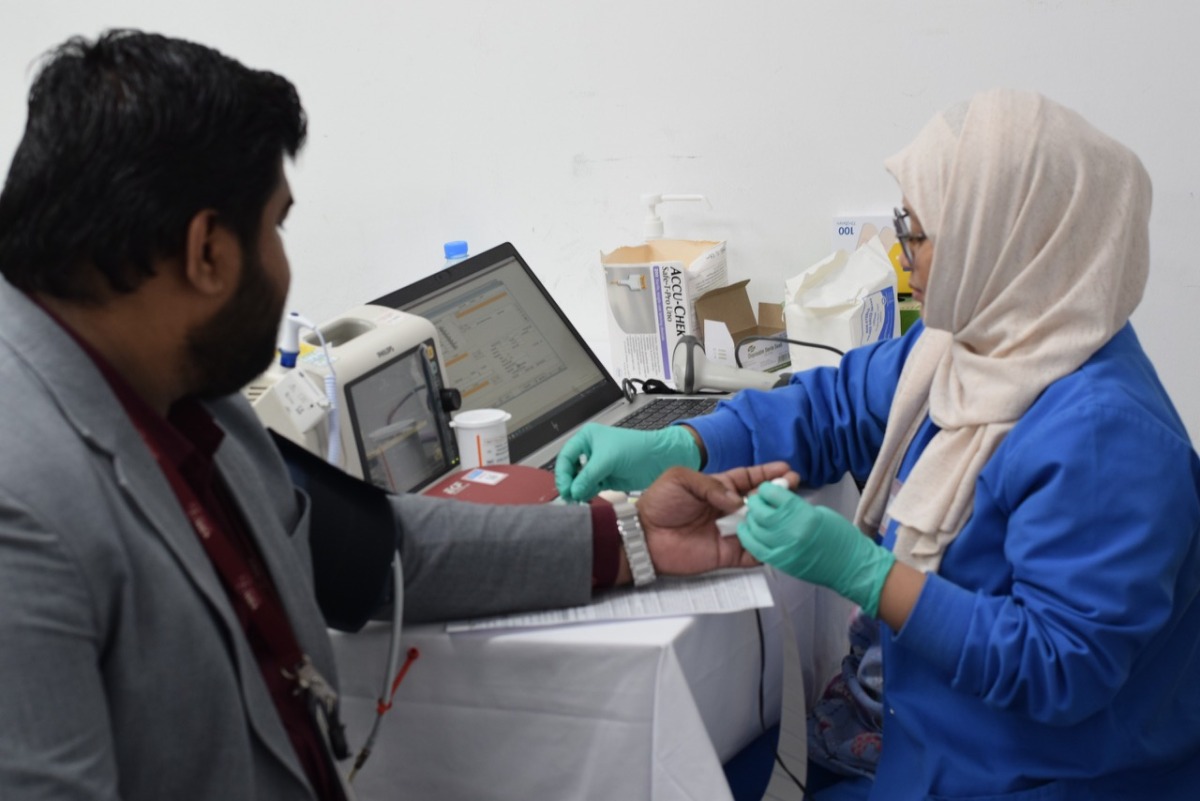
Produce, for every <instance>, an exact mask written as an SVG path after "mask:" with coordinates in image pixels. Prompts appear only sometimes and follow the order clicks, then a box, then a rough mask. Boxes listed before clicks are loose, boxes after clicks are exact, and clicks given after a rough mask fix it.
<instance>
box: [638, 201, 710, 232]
mask: <svg viewBox="0 0 1200 801" xmlns="http://www.w3.org/2000/svg"><path fill="white" fill-rule="evenodd" d="M671 200H703V201H704V202H705V203H708V198H707V197H705V196H704V195H662V194H656V195H642V203H643V204H645V206H646V219H645V221H643V223H642V235H643V237H645V239H646V240H647V241H649V240H651V239H662V238H663V221H662V217H659V216H658V204H659V203H666V202H668V201H671ZM708 207H709V208H710V209H711V208H712V204H711V203H708Z"/></svg>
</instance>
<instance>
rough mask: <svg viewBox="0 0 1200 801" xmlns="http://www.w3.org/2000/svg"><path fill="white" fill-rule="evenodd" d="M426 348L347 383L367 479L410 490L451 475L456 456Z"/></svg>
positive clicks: (349, 410)
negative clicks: (441, 417)
mask: <svg viewBox="0 0 1200 801" xmlns="http://www.w3.org/2000/svg"><path fill="white" fill-rule="evenodd" d="M423 350H424V347H423V346H422V347H417V348H413V349H412V350H409V351H407V352H405V353H403V354H401V355H400V356H398V357H396V358H394V359H392V360H391V361H388V362H385V363H384V364H382V365H380V366H379V367H377V368H375V369H374V370H372V371H371V372H369V373H364V374H362V375H361V376H359V377H357V378H355V379H354V380H352V381H349V382H348V383H347V384H346V388H345V389H346V405H347V409H346V411H347V417H348V419H349V421H350V425H351V427H352V428H353V435H354V442H355V444H356V445H357V447H358V457H359V460H360V463H361V464H362V474H363V478H364V479H366V480H367V481H370V482H371V483H373V484H375V485H376V486H379V487H383V488H384V489H387V490H391V491H392V492H410V491H412V490H417V489H420V488H422V487H424V486H425V485H426V484H428V483H429V482H431V481H433V480H434V479H435V478H438V477H439V476H441V475H443V474H444V473H446V472H447V471H448V470H449V469H450V467H451V465H452V462H453V460H454V459H455V457H456V454H455V453H454V451H453V450H452V448H451V446H450V443H449V442H448V441H446V438H445V436H444V433H443V431H442V429H441V427H440V426H439V425H438V416H437V413H436V410H435V409H434V408H433V407H432V406H431V404H433V403H437V402H438V396H437V392H431V391H430V389H429V387H430V386H431V384H432V385H433V386H436V382H432V381H431V376H430V371H429V363H428V361H427V360H426V359H425V358H423Z"/></svg>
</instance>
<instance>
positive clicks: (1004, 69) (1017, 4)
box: [0, 0, 1200, 441]
mask: <svg viewBox="0 0 1200 801" xmlns="http://www.w3.org/2000/svg"><path fill="white" fill-rule="evenodd" d="M175 6H176V4H171V3H166V2H160V1H156V0H107V1H105V0H77V1H75V2H54V1H49V2H45V1H44V2H40V3H30V2H27V1H26V2H19V3H18V2H13V0H3V2H2V3H0V159H2V160H3V161H4V163H5V164H7V161H8V158H9V154H11V152H12V151H13V149H14V148H15V146H16V143H17V141H18V138H19V136H20V133H21V129H22V125H23V120H24V98H25V94H26V91H27V88H28V84H29V80H30V77H31V72H30V68H31V64H33V63H34V61H35V59H36V57H37V56H38V55H39V53H41V52H42V51H44V50H45V49H46V48H48V47H49V46H51V45H52V44H55V43H57V42H58V41H60V40H62V39H64V38H65V37H67V36H68V35H71V34H86V35H89V36H91V35H94V34H96V33H98V32H99V31H100V30H102V29H104V28H107V27H113V26H133V27H141V28H145V29H152V30H158V31H161V32H163V33H168V34H173V35H178V36H184V37H187V38H191V39H195V40H198V41H202V42H204V43H206V44H210V45H213V46H216V47H218V48H219V49H222V50H224V51H225V52H227V53H228V54H230V55H232V56H234V57H236V58H239V59H240V60H242V61H244V62H246V63H248V64H250V65H252V66H256V67H262V68H268V69H272V70H275V71H277V72H280V73H282V74H284V75H286V76H288V77H289V78H291V79H292V80H293V81H294V82H295V83H296V84H297V86H298V87H299V90H300V94H301V97H302V99H303V101H304V103H305V106H306V108H307V110H308V112H309V115H310V118H311V125H310V141H309V145H308V147H307V149H306V150H305V151H304V153H303V155H302V156H301V158H300V160H299V161H298V163H297V164H296V165H295V167H294V169H293V170H292V172H291V175H292V183H293V190H294V192H295V194H296V197H297V202H298V205H297V207H296V209H295V210H294V212H293V215H292V218H291V220H290V221H289V223H288V225H287V242H288V247H289V250H290V253H291V258H292V265H293V270H294V281H293V289H292V296H291V306H292V307H293V308H296V309H299V310H301V311H303V312H304V313H306V314H307V315H308V316H310V317H312V318H314V319H322V318H325V317H328V316H331V315H333V314H335V313H337V312H339V311H340V310H342V309H343V308H344V307H346V306H350V305H353V304H356V303H360V302H363V301H366V300H368V299H370V298H373V297H376V296H378V295H380V294H383V293H384V292H387V291H389V290H391V289H394V288H396V287H398V286H401V285H403V284H405V283H408V282H410V281H411V280H413V279H416V278H418V277H420V276H422V275H425V274H426V273H428V272H430V271H432V270H434V269H436V268H437V267H439V266H440V264H441V255H440V250H441V244H442V242H443V241H445V240H448V239H456V238H464V239H467V240H469V241H470V243H471V247H472V251H473V252H478V251H481V250H483V249H485V248H487V247H490V246H491V245H494V244H496V243H499V242H502V241H506V240H508V241H511V242H513V244H515V245H516V246H517V248H518V249H519V250H520V251H521V252H522V253H523V254H524V255H525V257H526V259H527V260H528V261H529V262H530V264H531V265H532V266H533V267H534V269H535V271H537V272H538V274H539V275H540V276H541V278H542V280H543V281H544V282H545V283H546V284H547V286H548V287H550V289H551V291H552V292H553V294H554V295H555V297H556V298H557V300H558V301H559V303H560V304H561V305H562V306H563V308H564V309H565V310H566V311H567V313H568V314H569V315H570V316H571V318H572V319H573V320H574V322H575V323H576V325H577V326H578V327H579V328H580V330H581V331H582V332H583V334H584V335H585V336H586V337H587V338H588V340H589V341H591V342H592V343H593V345H594V347H595V348H596V349H597V351H598V352H599V353H600V354H601V356H602V357H603V358H606V359H607V357H608V333H607V330H606V328H605V322H604V314H603V306H602V305H601V304H602V303H603V298H604V292H603V288H602V283H601V280H600V274H599V268H598V254H599V252H600V251H601V250H608V249H612V248H614V247H617V246H619V245H622V244H631V243H634V242H636V241H638V240H639V238H640V233H641V226H640V223H641V216H642V212H641V209H640V207H639V205H638V195H639V194H640V193H642V192H702V193H705V194H707V195H708V196H709V197H710V198H711V200H712V206H713V207H712V209H711V210H709V209H707V208H703V207H700V206H699V205H697V204H688V205H680V206H676V207H669V208H667V209H666V212H665V219H666V222H667V230H668V234H669V235H674V236H680V237H697V238H705V237H707V238H724V239H728V241H729V256H730V270H731V278H735V279H736V278H743V277H745V278H751V279H752V281H751V284H750V287H751V295H752V298H753V299H754V300H777V299H778V298H779V296H780V293H781V279H782V276H784V275H786V274H791V273H793V272H795V271H796V270H798V269H799V268H801V267H804V266H806V265H808V264H809V263H811V262H813V261H815V260H816V259H818V258H820V257H822V256H823V255H825V253H826V252H827V250H828V249H829V242H830V222H831V220H832V218H833V217H834V216H836V215H843V214H847V213H853V212H862V211H867V212H878V211H881V210H888V209H890V208H891V206H892V205H894V203H895V201H896V200H897V191H896V188H895V186H894V184H893V182H892V180H891V179H890V177H889V176H888V175H887V174H886V173H885V172H884V170H883V168H882V165H881V162H882V160H883V158H885V157H886V156H888V155H890V154H891V153H892V152H894V151H896V150H898V149H899V148H900V147H902V146H903V145H904V144H906V143H907V142H908V141H909V140H910V139H911V138H912V137H913V135H914V134H915V133H916V132H917V130H918V129H919V128H920V126H921V125H922V124H923V123H924V122H925V121H926V120H927V119H928V118H929V117H930V116H931V115H932V113H933V112H934V111H936V110H937V109H939V108H941V107H943V106H945V105H947V104H949V103H951V102H954V101H956V100H960V99H963V98H965V97H966V96H968V95H970V94H971V93H972V92H974V91H976V90H979V89H983V88H989V87H993V86H1002V85H1003V86H1012V87H1017V88H1028V89H1036V90H1039V91H1042V92H1044V93H1046V94H1047V95H1049V96H1051V97H1053V98H1055V99H1057V100H1059V101H1060V102H1063V103H1065V104H1066V105H1069V106H1071V107H1074V108H1076V109H1077V110H1079V111H1080V112H1081V113H1082V114H1083V115H1084V116H1085V117H1087V118H1089V119H1090V120H1092V121H1093V122H1094V123H1095V124H1096V125H1098V126H1099V127H1100V128H1101V129H1103V130H1105V131H1107V132H1109V133H1110V134H1112V135H1113V136H1115V137H1116V138H1118V139H1120V140H1121V141H1123V142H1125V143H1126V144H1127V145H1129V146H1130V147H1131V148H1133V150H1134V151H1136V152H1137V153H1138V154H1140V155H1141V157H1142V159H1143V160H1144V162H1145V164H1146V167H1147V168H1148V169H1149V171H1150V174H1151V176H1152V177H1153V179H1154V185H1155V209H1154V215H1153V223H1152V225H1153V231H1152V242H1153V266H1152V272H1151V279H1150V285H1149V288H1148V290H1147V293H1146V297H1145V300H1144V301H1143V303H1142V306H1141V308H1140V309H1139V310H1138V312H1137V313H1136V314H1135V316H1134V323H1135V325H1136V326H1137V327H1138V329H1139V331H1140V334H1141V337H1142V339H1143V342H1144V343H1145V345H1146V347H1147V349H1148V350H1149V352H1150V354H1151V356H1152V358H1154V360H1155V362H1156V363H1157V365H1158V367H1159V370H1160V373H1161V375H1162V377H1163V380H1164V382H1165V383H1166V385H1167V387H1168V389H1169V390H1170V391H1171V393H1172V395H1173V396H1174V398H1175V400H1176V403H1177V404H1178V406H1179V408H1180V411H1181V413H1182V415H1183V417H1184V419H1185V421H1186V423H1187V425H1188V428H1189V430H1190V432H1191V434H1192V437H1193V440H1197V441H1200V370H1198V369H1197V366H1196V359H1195V357H1194V356H1193V349H1194V348H1195V347H1196V344H1197V343H1198V342H1200V313H1198V312H1197V307H1200V269H1198V268H1197V264H1196V249H1195V248H1194V247H1193V246H1191V245H1190V244H1189V243H1191V242H1192V241H1193V240H1194V238H1195V236H1196V234H1197V231H1200V226H1197V223H1198V222H1200V198H1198V197H1197V193H1198V191H1200V164H1198V161H1200V157H1198V155H1197V154H1198V151H1200V148H1198V145H1200V101H1198V99H1197V91H1196V83H1197V80H1198V79H1200V51H1198V50H1197V49H1196V47H1195V36H1196V31H1197V30H1200V6H1198V5H1197V4H1195V3H1193V2H1190V1H1189V0H1176V1H1175V2H1161V1H1155V0H1143V1H1142V2H1133V1H1132V0H1093V1H1092V2H1087V1H1086V0H1057V1H1056V0H1040V1H1038V0H976V1H973V2H968V1H967V0H910V1H909V2H903V3H891V2H882V1H879V0H877V1H876V2H866V1H864V0H859V1H858V2H845V1H843V2H801V1H800V0H792V1H791V2H783V1H781V0H738V2H732V1H731V0H574V2H561V0H508V1H507V2H500V1H497V2H485V1H484V0H400V1H399V2H383V0H380V1H379V2H369V0H351V1H345V2H336V3H335V2H322V1H321V0H293V1H292V2H267V1H266V0H237V1H236V2H231V1H230V0H208V1H207V2H204V3H188V4H177V7H175Z"/></svg>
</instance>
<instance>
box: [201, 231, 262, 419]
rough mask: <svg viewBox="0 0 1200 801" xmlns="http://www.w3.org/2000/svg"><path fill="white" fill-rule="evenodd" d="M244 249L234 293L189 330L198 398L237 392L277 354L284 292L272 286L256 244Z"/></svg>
mask: <svg viewBox="0 0 1200 801" xmlns="http://www.w3.org/2000/svg"><path fill="white" fill-rule="evenodd" d="M245 251H246V253H247V256H246V262H245V264H244V269H243V270H242V277H241V280H240V281H239V282H238V287H237V290H236V291H235V292H234V294H233V297H231V298H230V299H229V301H228V302H227V303H226V304H225V305H224V306H223V307H221V309H220V310H219V311H218V312H217V313H216V314H215V315H213V317H212V319H210V320H209V321H208V322H206V323H203V324H201V325H199V326H197V327H196V328H194V329H192V331H190V332H189V333H188V338H187V353H188V357H189V359H190V361H191V369H192V375H193V376H194V381H193V382H192V391H191V392H190V393H189V394H190V395H192V396H193V397H198V398H216V397H220V396H222V395H228V394H230V393H233V392H237V391H238V390H240V389H241V388H242V387H244V386H245V385H246V384H248V383H249V382H250V380H251V379H253V378H254V377H255V376H257V375H258V374H259V373H261V372H262V371H263V370H265V369H266V368H267V366H268V365H269V364H270V363H271V360H272V359H273V358H274V357H275V341H276V336H277V333H278V331H279V321H280V319H281V318H282V317H283V304H284V302H285V300H286V293H281V292H278V291H277V290H276V288H275V287H274V286H272V285H271V280H270V279H269V278H268V277H267V273H266V270H265V269H263V265H262V261H261V260H260V259H259V257H258V254H257V253H255V252H254V248H253V247H250V248H245Z"/></svg>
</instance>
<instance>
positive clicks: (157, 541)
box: [0, 279, 592, 801]
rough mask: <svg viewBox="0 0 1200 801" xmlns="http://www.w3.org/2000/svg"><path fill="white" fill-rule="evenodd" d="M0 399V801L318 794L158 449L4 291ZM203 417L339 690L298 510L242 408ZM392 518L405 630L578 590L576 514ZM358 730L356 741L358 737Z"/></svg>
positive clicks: (221, 403)
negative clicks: (211, 423) (215, 429)
mask: <svg viewBox="0 0 1200 801" xmlns="http://www.w3.org/2000/svg"><path fill="white" fill-rule="evenodd" d="M0 393H2V394H0V397H2V398H3V407H2V409H3V410H2V413H0V798H3V799H5V801H15V800H17V799H55V801H70V800H71V799H115V798H121V799H127V800H128V801H141V800H142V799H145V801H151V800H152V801H167V800H168V799H169V800H170V801H177V800H182V799H211V800H212V801H233V800H235V799H236V800H239V801H240V800H242V799H263V800H264V801H267V800H268V799H269V800H270V801H278V799H311V798H313V797H314V796H313V793H312V790H311V789H310V788H309V786H308V784H307V781H306V779H305V777H304V774H303V771H302V769H301V768H300V766H299V762H298V760H297V759H296V757H295V754H294V753H293V750H292V748H291V745H290V743H289V741H288V739H287V736H286V734H285V733H284V730H283V727H282V725H281V724H280V722H279V719H278V716H277V714H276V712H275V709H274V706H273V705H272V703H271V699H270V697H269V695H268V693H267V691H266V688H265V685H264V684H263V682H262V679H261V676H260V674H259V671H258V667H257V665H256V663H255V660H254V657H253V655H252V654H251V652H250V649H249V646H248V644H247V643H246V641H245V638H244V636H243V634H242V631H241V628H240V626H239V624H238V622H237V619H236V617H235V616H234V613H233V611H232V609H231V607H230V605H229V603H228V600H227V598H226V596H225V593H224V591H223V589H222V588H221V585H220V583H219V581H218V578H217V576H216V574H215V572H214V570H213V568H212V566H211V564H210V562H209V560H208V558H207V557H206V555H205V553H204V551H203V549H202V548H201V547H200V545H199V543H198V542H197V541H196V538H195V534H194V532H193V530H192V527H191V525H190V524H189V522H188V520H187V518H186V517H185V516H184V514H183V513H182V511H181V510H180V508H179V505H178V502H177V501H176V499H175V496H174V494H173V493H172V491H171V488H170V486H169V484H168V483H167V481H166V479H165V478H164V477H163V475H162V473H161V471H160V470H159V468H158V466H157V464H156V463H155V461H154V459H153V457H152V456H151V455H150V453H149V451H148V450H147V449H146V448H145V446H144V445H143V444H142V442H141V439H140V437H139V435H138V434H137V432H136V431H135V430H134V428H133V426H132V425H131V424H130V422H129V420H128V418H127V417H126V416H125V414H124V411H123V409H122V408H121V406H120V404H119V403H118V402H117V400H116V399H115V397H114V396H113V395H112V393H111V391H110V390H109V388H108V385H107V383H106V382H105V381H104V379H103V377H102V376H101V375H100V373H99V372H98V371H97V370H96V368H95V367H94V365H93V364H92V362H91V361H90V359H89V358H88V357H87V356H86V354H84V353H83V352H82V351H81V350H80V349H79V348H78V347H77V346H76V345H75V343H74V342H73V341H72V340H71V339H70V337H69V336H68V335H67V334H66V333H65V332H64V331H63V330H62V329H61V328H59V326H58V325H57V324H56V323H54V322H53V321H52V320H51V319H49V318H48V317H47V316H46V315H45V314H44V313H43V312H42V311H41V310H40V309H39V308H38V307H37V306H35V305H34V304H32V303H31V302H30V301H29V299H28V298H26V297H25V296H24V295H23V294H21V293H20V292H17V291H15V290H14V289H13V288H12V287H11V286H9V285H8V284H7V283H6V282H4V281H3V280H2V279H0ZM209 409H210V411H211V412H212V414H213V416H214V418H215V419H216V420H217V422H218V424H219V425H220V426H221V427H222V428H223V429H224V430H225V432H226V437H225V439H224V441H223V442H222V444H221V447H220V448H219V450H218V452H217V454H216V462H217V466H218V469H219V470H220V471H221V473H222V475H223V477H224V479H225V482H226V484H227V485H228V487H229V488H230V490H231V492H232V494H233V496H234V499H235V502H236V503H237V505H238V506H239V508H240V510H241V512H242V514H243V515H244V517H245V519H246V522H247V525H248V527H249V529H250V530H251V532H252V535H253V536H254V538H255V540H256V542H257V544H258V547H259V548H260V550H261V552H262V555H263V558H264V560H265V562H266V564H267V567H268V569H269V570H270V572H271V574H272V576H273V577H274V580H275V584H276V586H277V587H278V588H279V592H280V594H281V596H282V599H283V603H284V606H285V608H286V610H287V613H288V615H289V617H290V619H291V621H292V625H293V627H294V629H295V632H296V636H297V637H298V639H299V641H300V644H301V646H302V647H303V649H304V650H305V651H306V652H307V653H308V654H309V655H310V656H311V657H312V659H313V661H314V662H315V663H316V665H317V667H318V668H319V669H320V670H321V672H322V673H324V674H325V675H326V676H327V677H330V678H331V680H336V677H334V665H333V657H332V653H331V649H330V643H329V639H328V636H327V633H326V630H325V626H324V623H323V621H322V617H321V613H320V610H319V609H318V608H317V605H316V602H315V600H314V598H313V593H312V582H313V577H312V572H311V570H312V567H311V564H310V559H309V552H308V537H309V508H308V503H309V502H308V499H307V497H306V496H305V495H304V494H303V493H301V492H299V491H297V490H296V489H295V488H294V487H293V486H292V485H291V483H290V481H289V479H288V475H287V472H286V470H285V468H284V466H283V463H282V461H281V459H280V457H279V455H278V453H277V452H276V450H275V449H274V447H273V445H272V444H271V442H270V440H269V439H268V438H267V437H266V436H265V434H264V432H263V430H262V428H261V426H260V425H259V424H258V422H257V419H256V418H255V416H254V413H253V411H251V410H250V408H249V406H248V405H247V404H246V403H245V402H244V401H243V400H242V399H241V398H240V397H228V398H224V399H221V400H218V401H215V402H212V403H210V404H209ZM392 505H393V509H394V512H395V518H396V529H397V540H398V542H399V544H400V549H401V554H402V556H403V561H404V572H405V578H406V594H405V615H406V617H407V618H408V619H421V620H428V619H436V618H443V619H444V618H448V617H455V616H459V615H477V614H488V613H493V612H499V611H505V610H510V609H527V608H534V607H544V606H554V605H568V604H576V603H583V602H586V600H587V598H588V597H589V595H590V587H591V582H590V576H591V547H592V545H591V533H590V532H591V528H590V525H589V523H588V522H587V521H588V512H587V510H586V509H583V508H579V507H558V506H554V507H551V506H546V507H536V508H519V507H507V508H489V507H481V506H473V505H470V504H460V503H456V502H453V501H449V502H446V501H436V500H432V499H427V498H416V497H407V496H406V497H398V498H394V499H393V502H392ZM550 540H553V542H550ZM382 667H383V666H380V669H381V671H382ZM414 669H419V667H418V668H414ZM381 675H382V674H381ZM348 734H349V737H350V742H351V746H352V747H354V746H356V745H357V744H358V743H359V742H361V740H362V737H363V736H364V735H365V732H349V733H348Z"/></svg>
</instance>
